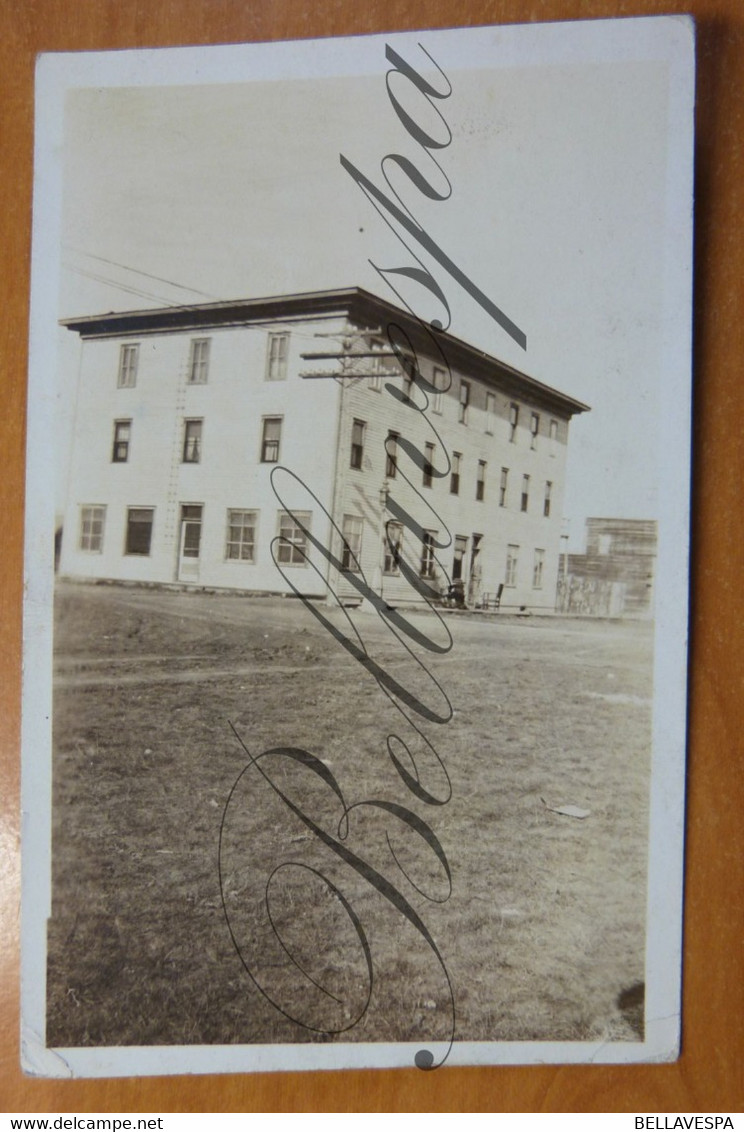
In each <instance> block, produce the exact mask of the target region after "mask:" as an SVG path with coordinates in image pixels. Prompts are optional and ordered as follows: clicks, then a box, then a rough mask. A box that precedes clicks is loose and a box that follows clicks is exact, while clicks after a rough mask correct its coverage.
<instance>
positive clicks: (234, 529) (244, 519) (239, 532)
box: [225, 511, 258, 562]
mask: <svg viewBox="0 0 744 1132" xmlns="http://www.w3.org/2000/svg"><path fill="white" fill-rule="evenodd" d="M257 519H258V513H257V512H256V511H228V512H227V543H226V546H225V558H228V559H231V560H233V561H238V562H253V561H255V558H254V555H255V549H256V523H257Z"/></svg>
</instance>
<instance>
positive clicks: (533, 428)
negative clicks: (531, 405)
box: [530, 413, 540, 448]
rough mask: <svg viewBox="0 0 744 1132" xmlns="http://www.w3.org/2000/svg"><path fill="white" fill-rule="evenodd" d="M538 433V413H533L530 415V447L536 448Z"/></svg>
mask: <svg viewBox="0 0 744 1132" xmlns="http://www.w3.org/2000/svg"><path fill="white" fill-rule="evenodd" d="M539 433H540V414H539V413H533V414H532V416H531V417H530V448H537V438H538V435H539Z"/></svg>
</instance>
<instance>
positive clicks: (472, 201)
mask: <svg viewBox="0 0 744 1132" xmlns="http://www.w3.org/2000/svg"><path fill="white" fill-rule="evenodd" d="M421 41H422V42H423V43H424V46H427V40H426V33H422V36H421ZM391 42H393V43H395V37H392V38H391ZM436 43H437V44H438V46H436V47H435V46H432V45H431V44H428V47H429V50H431V53H432V55H433V56H434V58H435V59H436V61H437V63H438V64H439V65H440V66H441V67H442V69H443V70H444V71H445V73H446V75H447V77H448V79H449V82H450V83H451V86H452V94H451V96H450V97H449V98H447V99H445V100H442V101H439V102H437V103H436V105H437V108H438V109H439V110H440V111H441V114H442V115H443V117H444V120H445V121H446V123H447V125H448V127H449V129H450V130H451V132H452V142H451V144H450V145H449V146H447V147H445V148H442V149H440V150H439V151H437V152H436V157H437V160H438V161H439V164H440V166H441V169H442V170H443V172H444V173H445V174H446V176H447V178H448V179H449V181H450V183H451V185H452V194H451V197H450V199H449V200H446V201H431V200H426V199H425V198H424V197H423V195H422V194H421V193H420V192H419V190H418V189H416V188H415V187H414V186H413V185H412V184H411V183H410V182H409V181H408V179H407V178H406V176H405V175H404V174H402V173H400V172H399V171H398V172H397V173H396V171H395V170H391V180H393V183H394V185H395V187H396V189H397V190H398V191H399V192H400V194H401V197H402V199H403V200H404V202H405V204H406V205H407V207H408V208H409V209H410V211H411V213H412V214H413V216H415V218H416V219H417V220H418V222H419V223H420V224H421V225H422V226H423V227H424V228H425V229H426V230H427V232H428V233H429V235H430V236H431V237H432V238H433V239H434V240H435V241H436V242H437V243H438V244H439V245H440V247H442V249H443V250H444V251H445V252H446V253H447V254H448V255H449V256H450V257H451V258H452V259H453V260H454V261H455V263H456V264H457V265H458V267H460V268H461V269H462V270H463V271H464V272H465V274H466V275H468V276H469V277H470V278H471V279H472V280H473V282H474V283H475V284H477V286H478V287H479V288H480V289H481V290H482V291H484V292H485V293H486V295H488V297H489V298H490V299H491V300H492V301H493V302H494V303H495V304H496V305H497V306H498V307H500V308H501V309H502V310H503V311H504V312H505V314H506V315H507V316H508V317H509V318H510V319H511V320H513V321H514V322H515V323H516V324H517V325H518V326H519V327H520V328H521V329H522V330H523V331H524V332H525V333H526V335H527V349H526V350H522V349H521V348H520V347H519V346H518V345H517V344H516V343H515V342H514V341H512V339H511V338H510V337H509V336H508V334H507V333H506V332H505V331H504V330H503V329H502V328H501V327H500V326H499V325H497V323H496V322H495V321H494V320H493V319H492V318H491V317H490V316H489V315H488V314H487V313H486V312H485V311H484V310H482V309H481V308H480V307H479V306H478V305H477V303H476V302H475V301H474V300H473V299H472V298H471V297H470V296H469V295H467V294H466V293H465V291H464V290H463V289H462V287H461V286H460V285H459V284H458V283H457V282H456V281H455V280H454V279H452V278H451V277H450V276H449V275H448V274H447V273H446V271H445V270H444V269H443V268H442V267H440V266H439V265H437V264H436V263H435V262H434V261H433V260H432V259H431V258H430V257H429V256H428V255H427V254H426V253H425V252H422V251H421V250H420V248H419V247H418V246H417V245H415V244H414V243H413V242H412V241H411V240H410V238H409V243H410V246H411V247H412V248H413V249H414V250H415V251H416V252H417V254H419V255H420V258H421V260H422V263H423V264H424V265H425V266H426V267H427V268H429V269H430V270H431V271H432V274H433V275H434V277H435V278H436V279H437V281H438V283H439V284H440V286H441V287H442V289H443V290H444V292H445V294H446V296H447V300H448V303H449V305H450V308H451V312H452V322H451V326H450V330H451V331H452V333H454V334H455V335H456V336H457V337H459V338H463V339H465V340H467V341H469V342H471V343H473V344H474V345H475V346H478V347H480V348H482V349H483V350H485V351H487V352H488V353H490V354H492V355H494V356H496V357H498V358H501V359H502V360H504V361H505V362H508V363H510V364H511V365H514V366H516V367H517V368H518V369H520V370H522V371H523V372H525V373H528V374H530V375H531V376H533V377H536V378H537V379H539V380H540V381H542V382H545V383H546V384H548V385H552V386H554V387H556V388H558V389H560V390H562V391H564V392H565V393H568V394H569V395H571V396H573V397H576V398H578V399H579V400H581V401H585V402H587V403H588V404H589V405H591V406H592V411H591V412H590V413H587V414H584V415H582V416H580V417H578V418H574V421H573V423H572V425H571V432H570V440H569V464H568V481H567V490H566V499H565V506H564V512H565V515H566V516H567V518H568V519H569V520H570V533H571V539H570V542H571V546H572V548H574V549H582V548H583V543H584V519H585V518H586V517H587V516H589V515H601V516H619V517H629V518H654V517H656V516H657V511H658V507H657V499H656V488H657V483H658V478H659V463H658V462H659V451H660V448H659V444H658V430H659V415H660V412H661V405H662V398H661V395H660V390H661V387H662V385H663V380H664V376H665V375H664V372H663V365H664V353H663V341H662V340H663V332H662V304H663V278H664V267H665V265H664V249H665V246H667V243H668V234H667V233H666V232H665V210H666V193H667V186H666V148H665V138H666V134H667V130H668V122H667V85H666V71H665V68H664V66H663V65H661V64H660V63H659V62H658V61H654V62H648V63H645V62H602V63H600V64H596V65H584V64H581V65H554V66H546V65H544V64H543V65H540V66H515V67H512V68H506V69H499V70H482V69H481V70H471V71H467V70H464V69H462V67H461V64H460V61H459V60H458V68H459V69H450V67H449V66H448V60H447V52H446V43H445V42H444V41H436ZM401 51H402V53H403V54H404V55H405V57H406V58H408V59H409V61H410V62H411V63H412V64H413V65H414V66H415V67H417V68H421V69H422V70H423V69H424V68H423V64H424V62H425V60H424V57H423V53H421V52H420V51H418V50H417V49H416V48H412V47H411V46H410V43H407V44H406V47H405V50H403V49H401ZM379 62H380V69H379V75H375V76H361V77H353V76H352V77H344V78H327V79H298V80H294V81H281V82H279V81H274V82H268V81H257V82H240V83H230V84H228V83H225V84H224V85H210V86H178V87H142V88H131V87H130V88H119V89H105V88H104V89H80V90H73V91H71V92H69V93H68V95H67V99H66V103H65V133H64V147H63V185H64V191H63V204H62V229H61V230H62V253H61V255H62V260H61V262H62V271H61V279H60V303H59V315H60V317H71V316H78V315H86V314H95V313H100V312H103V311H109V310H127V309H135V308H143V307H153V306H164V305H169V304H172V303H181V302H186V303H189V302H199V301H201V300H205V299H207V298H209V299H232V298H247V297H256V296H261V295H273V294H283V293H289V292H299V291H313V290H320V289H325V288H337V287H346V286H354V285H359V286H362V287H365V288H367V289H368V290H371V291H374V292H377V293H378V294H380V295H382V296H383V297H384V298H387V299H390V300H392V301H396V300H395V295H394V294H393V292H392V291H391V290H390V289H389V287H388V286H387V284H386V283H385V281H384V279H383V278H381V277H380V275H379V274H378V273H377V272H376V271H375V269H374V268H373V267H372V266H371V265H370V263H369V260H372V261H373V262H374V263H375V264H377V265H378V266H379V267H381V268H392V267H402V266H408V267H410V266H416V261H415V259H414V258H413V256H412V255H411V253H410V252H409V251H408V250H407V249H406V248H405V247H404V246H403V245H402V243H401V242H400V241H399V240H398V239H397V238H396V236H395V235H394V234H393V233H392V232H391V231H390V230H389V228H388V227H387V226H386V225H385V224H384V222H383V220H382V219H381V218H380V216H379V215H378V213H377V212H376V211H375V209H374V208H373V206H372V204H371V203H370V202H369V200H368V199H367V198H366V197H365V195H364V194H363V193H362V192H361V191H360V189H359V188H358V187H357V186H356V185H355V183H354V182H353V180H352V178H351V177H350V176H349V174H348V173H346V172H345V171H344V169H343V168H342V167H341V165H340V162H339V154H344V155H345V156H346V157H347V158H348V160H349V161H351V162H352V163H353V164H355V165H356V166H357V167H358V168H359V170H360V171H361V172H362V173H364V174H366V176H368V177H369V178H370V179H371V180H373V181H374V182H375V184H377V185H379V186H380V187H381V188H385V184H384V181H383V177H382V173H381V171H380V161H381V159H382V158H383V156H384V155H385V154H387V153H399V154H401V155H404V156H407V157H409V158H410V159H411V160H412V161H413V162H414V163H415V164H416V165H417V166H418V168H419V169H420V170H421V172H422V173H423V174H424V175H425V176H427V177H431V178H432V180H433V181H434V183H435V184H437V185H444V183H445V182H444V180H443V178H442V175H441V174H439V173H438V172H437V170H436V168H435V166H434V164H433V162H432V160H431V157H430V156H429V154H428V153H427V152H425V151H424V150H423V149H422V147H421V146H420V145H418V144H417V143H416V142H415V141H414V140H413V139H412V138H411V137H410V135H409V134H408V133H407V131H406V130H405V129H404V127H403V125H402V123H401V122H400V120H399V118H398V116H397V115H396V114H395V112H394V110H393V107H392V105H391V101H390V99H389V97H388V94H387V91H386V86H385V70H386V69H387V65H386V63H385V60H384V56H383V51H382V49H381V50H380V61H379ZM426 74H427V77H430V79H431V81H432V82H433V83H434V85H436V86H438V87H439V88H440V89H443V88H444V80H443V79H442V78H441V77H440V76H438V75H437V74H436V72H433V71H432V69H431V67H429V68H428V69H427V70H426ZM406 85H408V86H409V90H410V89H411V88H410V84H405V83H403V84H400V87H399V89H400V92H401V98H402V97H403V91H404V88H405V87H406ZM405 105H406V106H407V107H408V108H409V109H410V110H411V112H412V113H413V114H414V116H415V118H416V120H417V121H418V122H419V123H420V124H421V125H422V126H423V127H424V128H426V129H428V130H430V131H431V132H432V134H435V135H436V136H437V137H438V138H442V139H443V140H444V139H445V137H446V133H445V129H444V127H443V125H442V123H441V121H439V119H438V118H437V116H436V115H435V113H434V112H433V111H432V110H431V109H430V108H429V107H428V104H427V103H426V102H425V101H424V100H423V99H422V98H420V97H419V96H417V97H415V98H407V99H406V102H405ZM138 273H142V274H138ZM148 276H156V277H158V278H148ZM164 281H169V282H164ZM176 284H177V285H178V286H176ZM183 288H191V289H192V290H186V289H183ZM132 292H135V293H132ZM141 292H144V294H142V293H141ZM406 294H407V297H408V298H409V301H410V302H411V305H412V306H413V307H414V309H415V310H416V313H418V314H420V315H422V316H425V317H426V316H428V317H438V316H439V315H440V308H439V307H438V306H437V305H436V304H432V303H431V302H427V301H426V296H425V292H424V290H423V288H421V287H420V286H415V285H414V286H412V287H411V288H409V290H408V291H407V292H406ZM79 348H80V343H79V338H78V336H77V335H75V334H72V333H70V332H68V331H60V354H61V370H60V373H61V386H60V389H61V393H60V408H61V429H60V434H61V435H62V436H63V440H62V442H61V444H60V451H59V465H60V468H59V476H58V482H59V483H60V485H61V490H62V489H63V485H64V483H65V480H66V471H65V469H66V461H67V444H66V441H65V439H64V437H66V436H69V434H70V432H71V422H72V414H71V404H72V400H73V397H74V392H73V391H74V382H75V377H76V373H77V365H78V356H79ZM61 502H62V500H61V499H60V500H59V501H58V506H60V505H61Z"/></svg>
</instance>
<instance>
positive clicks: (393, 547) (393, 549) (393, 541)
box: [383, 521, 403, 574]
mask: <svg viewBox="0 0 744 1132" xmlns="http://www.w3.org/2000/svg"><path fill="white" fill-rule="evenodd" d="M402 545H403V524H402V523H393V522H392V521H391V522H388V523H386V524H385V535H384V551H385V559H384V565H383V572H384V573H385V574H397V573H399V572H400V548H401V546H402Z"/></svg>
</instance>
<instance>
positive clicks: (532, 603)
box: [60, 288, 588, 610]
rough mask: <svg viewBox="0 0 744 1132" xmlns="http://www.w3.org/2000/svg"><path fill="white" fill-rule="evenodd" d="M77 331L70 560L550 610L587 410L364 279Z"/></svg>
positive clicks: (188, 577) (177, 575)
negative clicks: (575, 447)
mask: <svg viewBox="0 0 744 1132" xmlns="http://www.w3.org/2000/svg"><path fill="white" fill-rule="evenodd" d="M64 325H65V326H67V327H68V328H69V329H70V330H72V331H76V332H77V333H78V334H79V335H80V336H81V339H82V358H81V364H80V374H79V382H78V390H77V404H76V418H75V436H74V443H73V451H72V456H71V464H70V477H69V490H68V502H67V508H66V514H65V519H64V533H63V540H62V551H61V559H60V572H61V574H63V575H65V576H68V577H75V578H87V579H114V580H121V581H130V582H142V583H154V584H181V585H191V586H199V587H206V588H210V589H211V588H229V589H239V590H244V591H248V592H255V593H293V592H294V593H301V594H303V595H308V596H313V597H319V598H321V597H326V596H328V594H329V593H333V594H337V595H338V596H339V597H340V598H341V599H342V600H344V601H353V600H358V599H360V597H361V596H363V592H364V587H365V584H366V585H367V586H368V587H369V588H370V589H372V590H374V592H375V593H378V594H379V593H380V591H382V593H383V595H384V598H385V599H386V600H387V601H389V602H390V603H391V604H394V603H395V602H403V601H422V600H423V598H424V596H426V595H427V593H428V592H429V591H428V590H427V587H429V588H430V589H431V590H434V591H442V592H446V591H447V589H448V587H449V586H450V585H451V584H453V583H454V584H456V586H457V587H458V588H459V589H460V590H461V591H462V592H463V594H464V596H465V599H466V600H467V602H468V604H470V605H476V604H487V603H489V602H490V603H493V602H494V599H495V598H496V595H499V594H500V603H501V608H502V609H508V608H525V609H528V610H540V609H543V610H552V609H553V608H554V605H555V593H556V579H557V574H558V566H559V547H560V528H561V516H562V506H563V489H564V477H565V465H566V448H567V443H568V431H569V422H570V419H571V417H572V416H573V415H574V414H575V413H580V412H583V411H585V410H586V409H587V408H588V406H586V405H584V404H582V403H581V402H579V401H576V400H574V399H573V398H571V397H568V396H566V395H565V394H564V393H561V392H559V391H557V390H555V389H552V388H550V387H548V386H546V385H544V384H542V383H541V382H538V381H536V380H534V379H533V378H530V377H527V376H526V375H524V374H522V373H519V372H518V371H516V370H515V369H513V368H511V367H510V366H507V365H505V364H503V363H502V362H499V361H497V360H496V359H495V358H492V357H489V356H488V355H486V354H484V353H483V352H482V351H480V350H477V349H475V348H474V347H472V346H470V345H468V344H467V343H465V342H462V341H460V340H458V339H457V338H455V337H453V336H452V335H450V334H446V333H443V332H438V333H436V334H434V333H432V332H431V331H430V330H428V329H425V328H424V327H423V326H422V324H421V323H420V322H419V321H418V320H416V319H415V318H414V317H412V316H411V315H409V314H408V313H406V312H404V311H402V310H400V309H399V308H397V307H395V306H393V305H392V304H390V303H388V302H386V301H384V300H383V299H380V298H378V297H376V296H374V295H372V294H369V293H368V292H365V291H363V290H361V289H360V288H348V289H344V290H337V291H322V292H312V293H308V294H299V295H285V296H280V297H273V298H264V299H252V300H246V301H230V302H220V303H207V304H199V305H194V306H187V307H168V308H166V309H162V310H141V311H131V312H125V313H116V314H104V315H95V316H91V317H85V318H75V319H70V320H67V321H66V322H65V323H64ZM391 342H392V343H393V344H394V346H395V347H396V349H397V350H398V351H400V352H403V353H405V355H406V356H407V357H408V358H409V359H415V361H410V362H409V363H408V364H403V365H402V364H401V362H400V361H399V359H398V358H397V357H396V356H395V350H394V349H393V348H391ZM406 369H407V370H408V373H406V372H405V370H406ZM410 377H413V381H412V382H411V380H410ZM425 383H428V385H429V389H428V391H427V389H426V388H425ZM427 402H428V404H427Z"/></svg>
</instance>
